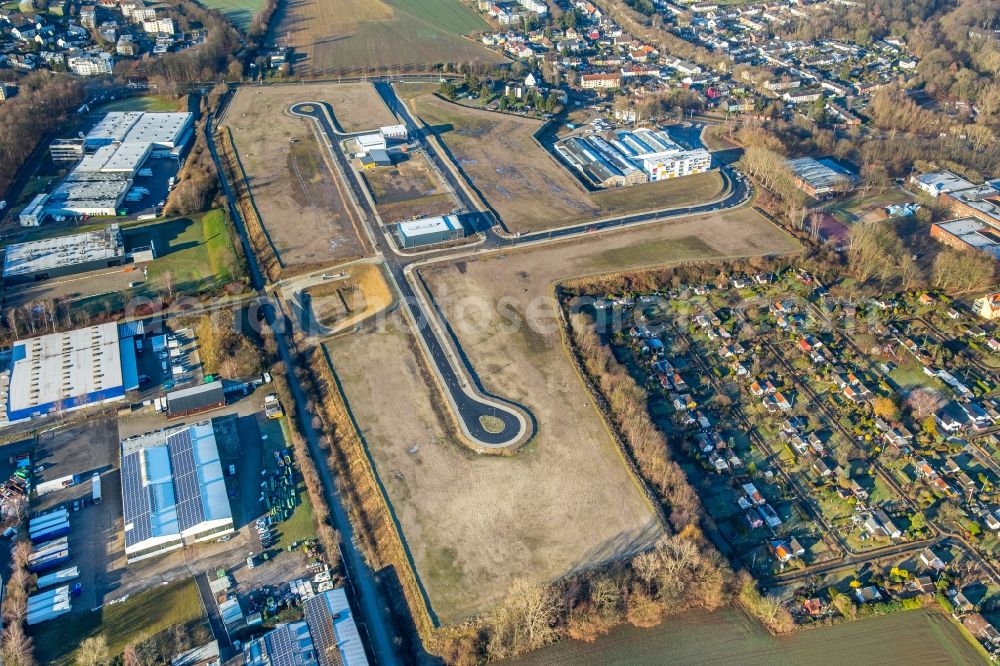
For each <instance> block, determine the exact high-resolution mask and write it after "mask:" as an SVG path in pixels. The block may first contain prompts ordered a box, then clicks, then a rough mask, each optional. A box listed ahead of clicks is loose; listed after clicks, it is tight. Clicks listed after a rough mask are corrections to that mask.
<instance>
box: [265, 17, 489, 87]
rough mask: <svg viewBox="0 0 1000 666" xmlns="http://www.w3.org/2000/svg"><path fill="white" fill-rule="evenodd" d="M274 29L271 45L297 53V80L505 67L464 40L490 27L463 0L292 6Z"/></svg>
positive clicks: (276, 21)
mask: <svg viewBox="0 0 1000 666" xmlns="http://www.w3.org/2000/svg"><path fill="white" fill-rule="evenodd" d="M273 25H274V26H275V27H274V28H272V30H271V34H270V35H269V39H270V40H271V41H272V42H275V43H279V44H282V45H284V46H291V47H294V49H295V58H294V65H293V67H294V69H293V71H294V73H295V74H296V75H297V76H322V75H331V74H358V73H373V72H376V71H385V70H389V69H394V70H396V71H411V72H423V71H429V69H430V67H431V66H433V65H435V64H437V63H467V62H483V63H499V62H504V59H503V58H502V57H500V56H498V55H497V54H495V53H492V52H490V51H488V50H487V49H485V48H483V47H482V46H480V45H479V44H477V43H475V42H474V41H470V40H466V39H463V37H462V35H466V34H469V33H472V32H476V31H483V30H487V29H488V28H489V25H488V24H487V23H486V22H485V21H483V20H482V19H481V18H480V17H479V15H478V14H476V12H475V11H474V10H472V9H470V8H469V7H467V6H465V5H463V4H462V3H461V2H459V0H289V1H288V3H287V4H282V6H281V7H280V8H279V9H278V12H277V16H276V20H275V21H274V23H273Z"/></svg>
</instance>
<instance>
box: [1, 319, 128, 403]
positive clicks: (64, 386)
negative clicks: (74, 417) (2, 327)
mask: <svg viewBox="0 0 1000 666" xmlns="http://www.w3.org/2000/svg"><path fill="white" fill-rule="evenodd" d="M141 334H142V327H141V324H138V325H137V324H131V323H130V324H115V323H107V324H100V325H98V326H90V327H88V328H81V329H77V330H75V331H68V332H66V333H53V334H51V335H43V336H39V337H37V338H31V339H28V340H19V341H17V342H15V343H14V345H13V347H12V349H11V354H10V365H9V368H8V371H7V374H8V380H7V381H8V385H7V394H6V397H7V405H6V420H7V422H13V421H20V420H22V419H30V418H36V417H40V416H45V415H47V414H51V413H55V412H66V411H70V410H74V409H80V408H83V407H86V406H88V405H94V404H99V403H105V402H113V401H118V400H121V399H123V398H124V397H125V392H126V391H131V390H134V389H138V388H139V372H138V366H137V363H136V356H135V342H134V340H133V337H134V336H136V335H141Z"/></svg>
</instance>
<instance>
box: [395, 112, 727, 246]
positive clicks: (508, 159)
mask: <svg viewBox="0 0 1000 666" xmlns="http://www.w3.org/2000/svg"><path fill="white" fill-rule="evenodd" d="M410 105H411V108H413V110H414V111H415V112H416V114H417V115H418V116H420V118H421V120H423V121H424V122H425V123H427V124H428V125H429V126H431V128H432V129H433V130H434V131H435V132H436V133H437V134H438V138H440V139H441V141H442V142H443V143H444V144H445V146H447V148H448V150H449V152H450V153H451V157H452V159H453V160H454V161H455V162H456V163H457V164H458V166H459V167H460V168H461V169H462V171H464V172H465V174H466V176H468V178H469V179H470V180H471V181H472V183H473V185H474V186H475V187H476V189H478V190H479V192H480V193H481V194H482V196H483V197H485V198H486V200H487V202H488V203H489V204H490V206H492V207H493V209H494V210H495V211H496V212H497V213H498V214H499V215H500V217H501V219H503V221H504V223H505V224H506V225H507V227H508V228H509V229H510V230H512V231H524V232H528V231H537V230H539V229H548V228H553V227H558V226H563V225H566V224H571V223H574V222H577V223H578V222H583V221H586V220H591V219H598V218H602V217H609V216H612V215H621V214H626V213H637V212H641V211H644V210H653V209H657V208H668V207H672V206H686V205H688V204H692V203H698V202H702V201H708V200H710V199H712V198H714V197H715V196H717V195H719V194H721V192H722V188H723V182H722V178H721V176H719V174H718V173H716V172H714V171H713V172H709V173H704V174H697V175H694V176H687V177H685V178H677V179H672V180H665V181H660V182H657V183H647V184H645V185H638V186H633V187H627V188H621V189H615V190H605V191H602V192H595V193H590V192H588V191H587V190H586V189H584V187H583V186H582V185H581V184H580V183H579V181H578V180H577V179H576V177H575V176H573V174H571V173H570V172H569V171H568V170H567V169H566V168H565V167H563V166H562V164H560V163H559V162H558V161H557V160H556V158H555V157H553V156H552V155H550V154H549V153H548V151H546V150H545V149H544V148H542V147H541V146H540V145H539V144H538V142H536V141H535V140H534V137H533V135H534V133H535V132H536V131H538V129H539V127H541V123H540V122H539V121H537V120H532V119H529V118H522V117H520V116H514V115H508V114H499V113H493V112H490V111H480V110H477V109H470V108H468V107H463V106H459V105H457V104H451V103H449V102H446V101H444V100H442V99H440V98H438V97H436V96H434V95H418V96H416V97H414V98H413V99H412V100H411V101H410Z"/></svg>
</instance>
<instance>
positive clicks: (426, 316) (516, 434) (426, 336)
mask: <svg viewBox="0 0 1000 666" xmlns="http://www.w3.org/2000/svg"><path fill="white" fill-rule="evenodd" d="M374 84H375V88H376V90H377V91H378V92H379V94H380V95H381V97H382V99H383V100H385V103H386V104H387V105H388V107H389V109H390V110H391V111H392V112H393V113H395V114H396V116H397V117H398V118H399V119H400V120H402V121H403V122H404V123H405V124H406V126H407V129H408V130H409V133H410V139H411V140H412V141H416V142H417V143H418V144H419V145H420V146H421V147H422V148H423V149H424V152H425V154H427V155H428V157H429V158H430V159H431V160H432V161H433V163H434V165H435V167H436V168H437V170H438V171H439V172H440V173H441V175H442V177H444V178H445V180H446V181H447V183H448V185H449V187H450V188H451V189H452V190H453V191H454V192H455V194H456V196H457V197H458V198H459V200H460V201H461V202H462V205H463V207H464V208H465V209H466V210H468V211H476V210H477V209H478V208H479V207H478V206H477V205H476V202H474V201H472V199H471V198H470V197H469V196H468V194H467V193H466V190H465V189H464V188H463V187H462V186H461V184H460V183H459V182H458V181H457V179H456V176H455V174H454V172H453V171H452V170H451V169H450V168H449V167H448V165H447V164H445V163H444V161H443V158H442V157H441V156H440V155H439V154H438V152H437V151H436V150H435V149H434V147H433V146H432V145H430V143H429V142H428V141H427V134H426V131H425V128H424V126H423V125H422V124H421V123H418V122H417V120H416V119H415V118H414V117H413V116H412V114H411V113H410V111H409V109H407V108H406V105H405V104H403V103H402V102H401V101H400V100H399V98H398V97H397V96H396V92H395V90H394V89H393V87H392V85H391V83H390V82H388V81H385V80H378V81H375V82H374ZM291 112H292V113H294V114H296V115H300V116H306V117H308V118H311V119H312V120H313V121H314V122H316V123H317V124H318V126H319V128H320V129H321V130H322V131H323V133H324V134H325V135H326V138H327V141H328V143H329V145H330V146H331V147H332V151H333V156H334V158H335V159H336V160H337V161H338V163H339V164H340V168H341V171H342V172H343V173H344V174H345V175H347V178H348V181H349V182H348V185H349V186H350V187H351V189H352V190H353V192H354V198H355V200H356V201H357V202H358V205H359V206H360V208H361V209H362V213H363V216H364V218H365V222H366V224H367V225H368V226H369V230H370V232H371V236H372V237H373V238H374V240H375V243H376V247H377V249H378V251H379V253H380V254H381V255H382V257H383V258H384V259H385V262H386V266H387V268H388V270H389V273H390V275H391V277H392V279H393V282H394V283H395V286H396V289H397V290H398V292H399V293H400V295H401V297H402V301H403V303H404V304H405V305H404V307H406V309H407V312H409V314H410V316H411V317H412V319H413V322H414V323H415V325H416V328H417V332H418V334H419V335H420V338H421V341H422V344H423V346H424V348H425V350H426V351H427V353H428V355H429V356H430V359H431V361H432V362H433V364H434V366H435V369H436V371H437V373H438V376H439V377H440V378H441V380H442V382H443V384H444V388H445V391H446V393H447V397H448V400H449V402H450V403H451V405H452V408H453V409H454V410H455V412H456V416H457V418H458V419H459V421H460V422H461V425H462V429H463V430H464V431H465V434H466V435H467V436H469V437H470V438H471V439H473V440H474V441H476V442H478V443H480V444H481V445H482V446H485V447H498V448H499V447H506V446H512V445H515V444H521V443H523V442H525V441H527V440H528V439H530V437H531V435H532V434H533V430H534V422H533V419H532V418H531V415H530V414H529V413H528V412H527V411H526V410H525V409H523V408H522V407H520V406H518V405H513V404H511V403H509V402H507V401H505V400H503V399H502V398H498V397H496V396H493V395H490V394H488V393H486V392H485V391H484V390H483V388H482V386H481V385H479V383H478V379H477V378H476V373H475V371H474V370H473V369H472V367H471V365H470V364H469V363H468V362H467V361H466V359H465V357H464V355H463V354H462V353H461V347H460V345H459V344H458V340H457V339H456V338H455V336H454V335H452V334H451V331H450V330H449V329H448V328H447V320H446V318H445V317H444V315H443V313H442V312H440V311H439V309H438V308H437V305H436V304H435V303H434V302H433V299H432V298H431V297H430V295H429V294H427V293H426V292H423V291H420V292H419V293H418V290H419V289H420V286H419V285H414V284H413V282H411V280H409V279H407V273H409V274H410V275H412V274H413V272H412V271H407V267H409V266H412V265H415V264H418V263H421V262H422V261H423V257H421V256H420V255H419V254H417V255H413V254H407V255H403V254H400V253H399V251H398V249H397V248H396V247H395V246H394V244H393V243H392V242H391V241H390V240H388V239H387V237H386V235H385V233H384V231H385V230H384V229H383V228H382V226H381V224H380V223H379V221H378V220H379V218H378V215H377V213H376V211H375V210H374V207H373V206H372V205H371V202H370V200H369V198H368V196H367V192H366V191H365V189H364V188H365V186H364V184H363V183H362V182H361V180H360V178H359V177H358V175H357V172H356V170H355V169H353V168H352V166H351V164H350V160H349V158H348V157H347V155H346V154H345V153H344V151H343V149H342V147H341V145H340V144H341V141H342V140H343V138H344V136H343V135H341V134H340V133H339V132H338V131H337V129H336V128H335V127H334V123H333V118H332V115H331V111H330V110H329V108H328V107H327V106H326V105H323V104H320V103H318V102H302V103H299V104H294V105H292V107H291ZM721 174H722V177H723V180H724V181H725V185H726V192H727V193H726V195H725V196H723V197H722V198H720V199H718V200H716V201H711V202H707V203H704V204H700V205H697V206H688V207H684V208H675V209H669V210H660V211H652V212H646V213H636V214H634V215H625V216H621V217H614V218H607V219H603V220H597V221H593V222H587V223H581V224H577V225H571V226H567V227H562V228H559V229H552V230H549V231H542V232H536V233H532V234H527V235H523V236H522V235H517V236H510V235H502V234H500V233H498V232H497V230H496V227H493V226H489V227H488V228H487V229H486V230H485V231H484V232H483V233H484V236H485V241H484V243H483V244H482V245H481V246H479V248H478V249H479V250H480V251H482V250H490V249H499V248H503V247H513V246H519V245H529V244H539V243H544V242H549V241H555V240H563V239H568V238H573V237H575V236H580V235H583V234H586V233H594V232H598V231H605V230H610V229H616V228H622V227H626V226H630V225H636V224H644V223H650V222H654V221H658V220H668V219H672V218H680V217H685V216H689V215H695V214H699V213H709V212H713V211H721V210H725V209H728V208H734V207H737V206H740V205H742V204H743V203H745V202H746V201H747V200H748V199H749V197H750V194H751V192H750V190H749V188H748V187H747V186H746V184H745V181H744V180H743V179H742V178H741V177H739V176H737V175H736V174H735V172H733V171H732V170H731V169H730V168H729V167H726V166H724V167H722V168H721ZM467 250H468V249H467V248H458V249H456V250H455V251H454V252H444V253H441V252H439V253H436V254H435V259H436V260H437V259H440V260H445V259H448V258H449V257H450V256H452V255H453V254H458V253H461V252H464V251H467ZM414 280H419V277H416V276H415V277H414ZM459 364H461V367H459ZM482 417H495V418H496V419H499V420H500V422H501V424H502V426H503V427H502V429H500V428H490V430H487V429H486V428H485V427H484V426H483V423H482V421H481V418H482ZM491 430H492V432H491Z"/></svg>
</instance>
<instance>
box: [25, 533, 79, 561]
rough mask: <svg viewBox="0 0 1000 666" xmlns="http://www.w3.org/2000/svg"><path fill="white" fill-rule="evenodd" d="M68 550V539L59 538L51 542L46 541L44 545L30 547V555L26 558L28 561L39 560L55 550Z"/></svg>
mask: <svg viewBox="0 0 1000 666" xmlns="http://www.w3.org/2000/svg"><path fill="white" fill-rule="evenodd" d="M66 548H69V539H67V538H66V537H59V538H58V539H53V540H52V541H46V542H44V543H38V544H35V545H34V546H32V551H31V555H29V556H28V561H29V562H30V561H31V560H35V559H38V558H40V557H41V556H42V555H47V554H49V553H51V552H54V551H57V550H64V549H66Z"/></svg>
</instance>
